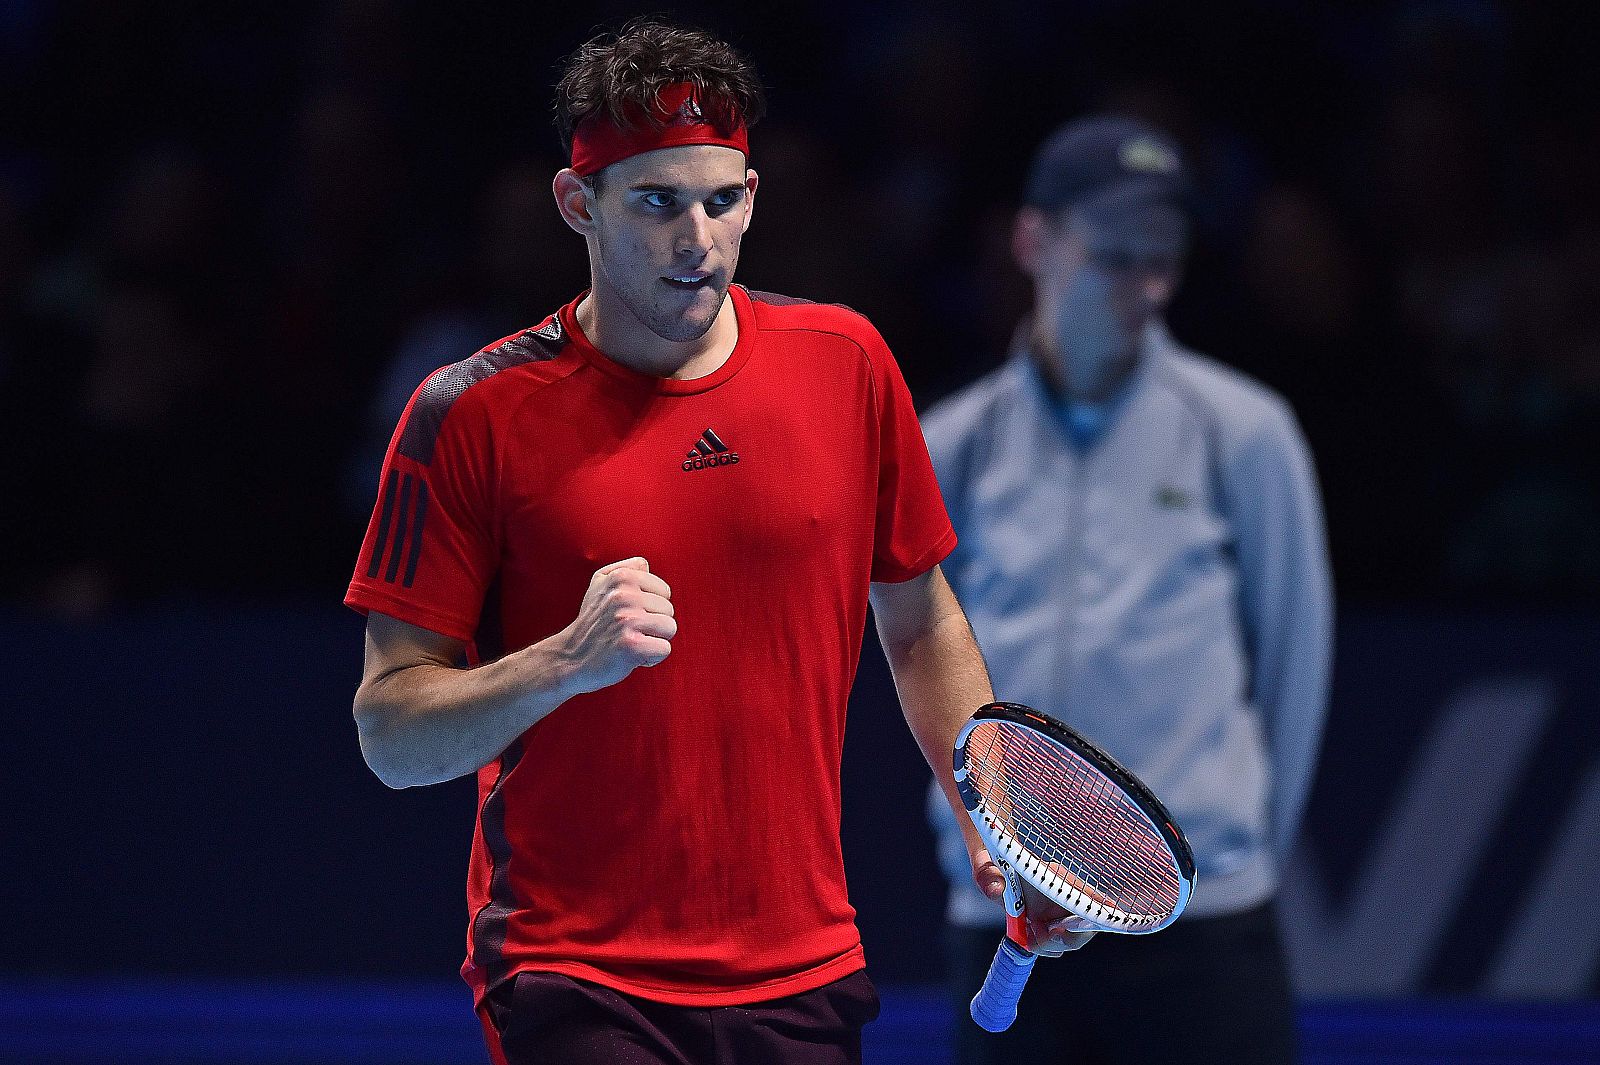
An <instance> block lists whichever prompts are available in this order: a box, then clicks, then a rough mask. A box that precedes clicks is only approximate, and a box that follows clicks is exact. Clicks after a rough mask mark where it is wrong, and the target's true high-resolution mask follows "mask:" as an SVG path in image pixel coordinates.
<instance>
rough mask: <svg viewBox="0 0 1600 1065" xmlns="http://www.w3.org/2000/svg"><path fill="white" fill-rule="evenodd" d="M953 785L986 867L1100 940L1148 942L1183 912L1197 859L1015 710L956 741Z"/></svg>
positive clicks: (987, 716) (1086, 747)
mask: <svg viewBox="0 0 1600 1065" xmlns="http://www.w3.org/2000/svg"><path fill="white" fill-rule="evenodd" d="M1008 768H1009V771H1010V772H1011V773H1012V774H1013V775H1014V776H1015V777H1016V780H1017V783H1015V784H1013V783H1012V782H1011V780H1010V779H1008V778H1007V772H1008ZM955 777H956V785H957V788H958V789H959V791H960V793H961V801H962V803H963V805H965V807H966V809H967V814H968V816H969V817H971V818H972V822H973V824H974V825H975V826H976V827H977V829H978V834H979V835H980V836H981V837H982V838H983V841H984V844H985V845H986V846H987V847H988V848H989V853H990V855H991V856H992V857H994V858H995V859H996V860H997V861H1000V862H1003V863H1006V864H1008V865H1011V866H1012V867H1013V868H1015V870H1016V872H1017V873H1018V875H1020V876H1021V877H1022V878H1023V879H1024V880H1025V881H1026V882H1027V883H1028V884H1029V885H1031V886H1032V887H1033V888H1034V889H1035V890H1037V891H1038V892H1040V893H1041V894H1042V895H1044V896H1045V897H1046V898H1049V899H1052V900H1054V901H1055V902H1057V903H1059V904H1060V905H1061V906H1063V907H1064V908H1066V909H1067V910H1068V911H1070V912H1072V913H1074V914H1077V915H1078V916H1079V917H1083V918H1086V919H1087V920H1089V921H1092V922H1094V924H1095V925H1096V926H1097V927H1098V928H1100V929H1102V930H1104V931H1108V932H1123V933H1128V934H1134V935H1140V934H1147V933H1150V932H1156V931H1159V930H1161V929H1162V928H1165V927H1166V926H1167V925H1169V924H1171V923H1172V922H1173V921H1175V920H1177V919H1178V917H1179V916H1180V915H1181V914H1182V913H1183V910H1184V908H1185V907H1186V906H1187V905H1188V902H1189V898H1190V896H1191V895H1192V894H1193V892H1194V883H1195V868H1194V854H1193V852H1192V851H1191V850H1190V849H1189V842H1188V840H1187V839H1185V838H1184V835H1183V831H1182V830H1181V829H1180V828H1179V827H1178V824H1177V822H1176V821H1174V820H1173V818H1172V815H1171V814H1170V813H1168V812H1167V809H1166V807H1165V806H1163V805H1162V804H1161V801H1160V800H1159V799H1157V798H1156V797H1155V794H1154V793H1153V792H1151V791H1150V789H1149V788H1148V787H1146V786H1145V785H1144V783H1143V782H1142V781H1140V780H1139V778H1138V777H1136V776H1134V775H1133V774H1132V773H1131V772H1129V771H1128V770H1127V769H1126V768H1125V767H1124V766H1122V765H1121V764H1120V763H1118V762H1117V760H1116V759H1114V758H1112V757H1111V756H1110V755H1109V754H1107V753H1105V752H1104V751H1102V750H1101V749H1100V748H1099V747H1096V746H1095V745H1094V744H1093V743H1091V742H1090V741H1089V740H1087V739H1085V738H1084V737H1083V736H1082V735H1080V734H1079V733H1078V732H1076V731H1075V730H1073V729H1072V728H1070V727H1069V726H1067V725H1066V724H1064V723H1062V722H1061V721H1058V720H1056V719H1055V718H1053V717H1050V716H1049V715H1047V714H1042V713H1040V712H1039V711H1037V710H1035V709H1033V708H1032V707H1029V706H1024V705H1022V704H1021V703H1007V702H996V703H989V704H988V705H986V706H983V707H981V708H980V709H979V710H978V712H977V713H975V714H974V715H973V716H972V719H971V720H970V721H968V722H967V723H966V725H964V726H963V727H962V729H961V732H960V734H959V735H958V736H957V738H956V747H955Z"/></svg>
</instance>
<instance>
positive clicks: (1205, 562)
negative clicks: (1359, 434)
mask: <svg viewBox="0 0 1600 1065" xmlns="http://www.w3.org/2000/svg"><path fill="white" fill-rule="evenodd" d="M1188 188H1189V182H1188V179H1187V176H1186V169H1185V165H1184V162H1183V159H1182V157H1181V155H1180V153H1179V150H1178V148H1177V146H1176V144H1175V143H1174V142H1173V141H1172V139H1171V138H1170V137H1168V136H1166V135H1165V134H1164V133H1162V132H1160V131H1158V130H1156V129H1154V128H1152V127H1149V126H1147V125H1145V124H1143V123H1140V122H1136V121H1134V120H1131V119H1126V118H1121V117H1116V116H1109V115H1105V116H1095V117H1090V118H1085V119H1082V120H1080V121H1077V122H1074V123H1070V124H1068V125H1066V126H1064V127H1063V128H1061V129H1060V130H1058V131H1057V132H1056V133H1055V134H1054V135H1052V136H1051V137H1050V138H1049V140H1047V141H1046V142H1045V144H1044V145H1043V146H1042V147H1041V149H1040V150H1039V152H1038V154H1037V155H1036V157H1035V160H1034V163H1033V166H1032V170H1031V173H1030V174H1029V176H1028V182H1027V189H1026V197H1025V199H1026V202H1025V204H1024V206H1023V207H1022V208H1021V210H1020V211H1019V212H1018V215H1017V218H1016V222H1015V227H1014V232H1013V252H1014V254H1015V257H1016V260H1017V262H1018V264H1019V265H1020V266H1021V267H1022V270H1023V271H1024V273H1025V274H1027V276H1028V277H1029V278H1030V279H1031V281H1032V283H1033V289H1034V300H1033V308H1032V313H1031V316H1030V317H1029V318H1028V319H1027V320H1026V321H1025V322H1024V323H1023V325H1022V326H1021V327H1020V328H1019V329H1018V330H1017V332H1016V334H1015V336H1014V338H1013V340H1012V345H1011V356H1010V358H1009V359H1008V360H1007V361H1006V362H1005V363H1004V364H1003V365H1002V366H1001V367H1000V368H999V369H997V370H995V371H994V372H993V373H991V374H989V375H988V376H986V377H984V378H983V379H981V380H979V381H977V382H976V383H974V384H972V385H970V386H969V387H967V388H966V389H965V390H963V391H961V392H959V393H957V394H955V395H953V396H951V397H949V398H948V399H946V400H945V401H944V402H942V403H940V404H938V405H937V406H936V407H934V408H933V409H932V410H931V411H929V412H928V414H927V415H926V417H925V418H924V420H923V431H924V434H925V436H926V438H927V442H928V447H929V451H930V454H931V456H932V458H933V462H934V468H935V471H936V473H937V475H938V479H939V484H940V486H941V488H942V490H943V493H944V498H945V503H946V506H947V508H948V510H949V512H950V515H951V518H952V521H953V523H954V525H955V528H956V532H957V536H958V538H959V545H958V546H957V547H956V549H955V551H954V552H953V553H952V554H951V556H950V558H949V559H948V560H947V562H946V564H945V573H946V574H947V575H948V578H949V580H950V583H951V585H952V587H953V588H954V589H955V592H956V595H957V597H958V598H959V599H960V601H961V603H962V604H963V606H964V607H965V609H966V611H967V615H968V617H969V618H970V620H971V623H972V626H973V630H974V632H975V634H976V635H977V637H978V642H979V645H980V647H981V648H982V649H983V652H984V654H985V656H986V659H987V661H988V664H989V667H990V672H991V676H992V678H993V681H994V687H995V690H996V691H997V692H998V693H1000V696H1001V697H1002V698H1006V699H1012V700H1016V701H1018V702H1023V703H1027V704H1030V705H1032V706H1035V707H1038V708H1040V709H1042V710H1045V711H1046V712H1047V713H1050V714H1053V715H1055V716H1058V717H1060V718H1062V719H1063V720H1065V721H1066V722H1067V723H1068V724H1070V725H1072V726H1073V727H1075V728H1077V729H1079V730H1080V731H1082V732H1083V733H1084V734H1086V735H1087V736H1088V737H1089V738H1090V739H1091V740H1093V741H1094V742H1096V743H1098V744H1100V745H1101V746H1103V747H1104V748H1105V749H1106V750H1107V751H1109V752H1110V754H1111V755H1112V756H1113V757H1115V758H1117V759H1118V760H1119V761H1121V762H1122V763H1123V764H1125V765H1127V766H1128V767H1129V768H1131V769H1132V770H1133V771H1134V772H1135V773H1136V774H1137V775H1138V776H1139V777H1141V778H1142V779H1143V780H1144V781H1145V782H1146V783H1148V784H1149V785H1150V787H1151V788H1152V789H1153V790H1154V791H1155V792H1156V794H1157V795H1159V796H1160V797H1161V798H1162V800H1163V801H1164V802H1165V803H1166V804H1167V806H1168V808H1169V809H1170V810H1171V811H1172V813H1173V816H1174V817H1175V818H1176V819H1177V820H1178V823H1179V824H1180V825H1181V826H1182V827H1183V828H1184V830H1185V831H1186V833H1187V835H1188V837H1189V840H1190V843H1191V844H1192V846H1193V848H1194V852H1195V859H1196V863H1197V865H1198V869H1199V880H1198V884H1197V887H1196V891H1195V895H1194V898H1193V901H1192V903H1191V905H1190V906H1189V909H1188V911H1187V913H1186V914H1185V916H1184V917H1183V918H1181V919H1180V920H1179V921H1178V922H1177V923H1176V924H1175V925H1173V926H1172V927H1171V928H1169V929H1167V930H1165V931H1163V932H1161V933H1159V934H1157V935H1154V936H1149V937H1142V936H1141V937H1134V936H1109V937H1104V936H1103V937H1101V940H1102V942H1100V943H1096V944H1094V945H1091V946H1090V947H1088V948H1087V949H1085V950H1083V951H1081V952H1078V953H1075V954H1074V955H1073V956H1072V957H1071V958H1068V959H1066V960H1063V961H1055V962H1050V963H1047V964H1042V965H1039V966H1038V967H1037V968H1036V969H1035V970H1034V974H1033V977H1032V980H1031V982H1030V984H1029V986H1028V989H1027V991H1026V993H1025V995H1024V998H1023V1001H1022V1004H1021V1009H1020V1012H1019V1017H1018V1020H1017V1022H1016V1024H1015V1026H1014V1027H1013V1028H1012V1029H1011V1030H1010V1031H1009V1032H1007V1033H1005V1034H1002V1035H999V1036H990V1035H987V1034H986V1033H984V1032H982V1031H980V1030H979V1029H978V1028H977V1027H976V1026H974V1025H973V1024H971V1023H970V1022H968V1021H966V1019H965V1012H966V1002H967V1000H968V999H969V998H970V997H971V995H972V994H973V992H974V991H975V990H976V989H977V987H978V985H979V984H980V983H981V981H982V979H983V975H984V973H985V971H986V970H987V967H988V965H989V962H990V960H991V959H992V958H993V956H994V949H995V943H996V941H997V937H998V935H999V934H1000V929H1001V927H1002V924H1003V920H1004V915H1003V913H1002V912H1001V909H1000V907H999V906H997V905H996V904H995V903H994V902H993V901H992V900H991V899H989V898H986V897H985V896H984V895H983V894H981V893H980V892H978V891H977V890H976V889H975V888H974V887H973V885H972V882H971V881H972V877H971V871H970V868H969V865H968V861H967V851H966V848H965V846H964V844H963V836H962V833H961V831H960V829H959V828H958V825H957V822H956V819H955V817H954V815H953V814H952V813H951V811H950V809H949V806H948V804H947V803H945V802H944V801H943V795H942V793H938V791H937V789H935V794H934V795H933V796H932V798H933V799H934V800H935V801H932V802H930V816H931V819H932V821H933V822H934V825H935V828H936V830H937V833H938V838H939V851H940V858H941V867H942V868H943V869H944V871H945V873H946V875H947V877H948V878H949V880H950V896H949V905H948V910H947V918H948V929H947V931H948V942H949V951H948V960H949V965H950V979H951V988H952V992H953V995H954V999H955V1000H956V1001H957V1002H958V1003H959V1008H960V1010H961V1013H962V1018H961V1021H960V1023H959V1024H958V1028H957V1030H958V1032H959V1036H958V1048H957V1051H958V1054H957V1060H958V1061H960V1062H963V1063H966V1065H976V1063H980V1062H988V1061H1007V1062H1012V1063H1015V1065H1021V1063H1026V1062H1051V1063H1053V1065H1059V1063H1063V1062H1118V1063H1122V1062H1139V1063H1149V1062H1169V1061H1170V1062H1176V1061H1208V1062H1211V1061H1215V1062H1224V1061H1225V1062H1229V1063H1230V1065H1240V1063H1248V1062H1262V1063H1266V1062H1286V1061H1290V1060H1292V1059H1293V1058H1294V1055H1295V1030H1294V1014H1293V996H1292V992H1291V987H1290V983H1289V978H1288V974H1287V968H1286V964H1285V959H1284V955H1283V950H1282V947H1281V944H1280V939H1279V934H1278V930H1277V927H1276V917H1275V912H1274V908H1273V898H1274V894H1275V892H1276V889H1277V885H1278V880H1279V873H1280V870H1281V869H1282V867H1283V863H1284V861H1285V858H1286V856H1287V854H1288V852H1289V848H1290V844H1291V842H1292V841H1293V839H1294V835H1295V831H1296V827H1297V826H1298V824H1299V822H1300V816H1301V811H1302V808H1303V806H1304V804H1305V799H1306V794H1307V792H1308V789H1309V786H1310V782H1311V777H1312V771H1313V768H1314V765H1315V759H1316V753H1317V747H1318V744H1319V741H1320V738H1321V732H1322V725H1323V717H1324V712H1325V703H1326V695H1327V687H1328V677H1329V664H1330V652H1331V646H1330V645H1331V628H1332V612H1333V611H1332V593H1331V584H1330V575H1329V567H1328V561H1327V549H1326V544H1325V538H1324V531H1323V519H1322V512H1321V504H1320V501H1319V497H1318V490H1317V485H1316V479H1315V475H1314V472H1313V468H1312V462H1311V458H1310V455H1309V453H1308V449H1307V447H1306V444H1305V441H1304V439H1303V437H1302V435H1301V432H1300V429H1299V427H1298V425H1297V423H1296V421H1295V418H1294V415H1293V413H1292V412H1291V411H1290V408H1289V405H1288V404H1287V403H1286V402H1285V401H1284V400H1283V398H1282V397H1280V396H1278V395H1277V394H1275V393H1274V392H1272V391H1271V390H1269V389H1267V388H1266V387H1265V386H1263V385H1261V384H1259V383H1258V382H1256V381H1254V380H1252V379H1250V378H1248V377H1246V376H1244V375H1242V374H1240V373H1238V372H1236V371H1233V370H1230V369H1228V368H1227V367H1224V366H1222V365H1220V364H1219V363H1216V362H1214V361H1212V360H1210V359H1208V358H1206V357H1204V356H1201V355H1199V354H1196V353H1194V352H1191V351H1188V350H1186V349H1184V348H1183V347H1181V346H1180V345H1179V344H1178V343H1177V342H1176V341H1175V340H1174V339H1173V337H1172V336H1171V334H1170V333H1169V332H1168V331H1167V328H1166V326H1165V324H1164V321H1163V314H1164V311H1165V309H1166V307H1167V305H1168V303H1169V302H1170V300H1171V298H1172V296H1173V293H1174V291H1175V290H1176V288H1177V285H1178V282H1179V275H1180V272H1181V268H1182V265H1183V262H1184V256H1185V251H1186V241H1187V230H1188V219H1187V213H1186V204H1187V200H1188ZM1152 1016H1154V1017H1156V1018H1158V1020H1154V1021H1153V1020H1152Z"/></svg>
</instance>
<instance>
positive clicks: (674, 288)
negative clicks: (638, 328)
mask: <svg viewBox="0 0 1600 1065" xmlns="http://www.w3.org/2000/svg"><path fill="white" fill-rule="evenodd" d="M755 190H756V173H755V171H753V170H749V169H747V168H746V166H745V157H744V154H743V153H742V152H739V151H737V150H735V149H733V148H724V147H721V146H719V145H712V144H693V145H685V146H682V147H678V148H662V149H659V150H657V151H653V152H644V153H643V154H640V155H635V156H632V157H631V158H628V159H624V160H622V161H621V162H618V163H613V164H612V165H611V166H609V167H607V168H606V169H605V170H604V171H603V172H602V173H601V175H600V182H599V188H598V193H597V195H596V196H595V197H594V207H593V211H592V215H593V218H594V221H595V228H594V238H595V239H594V245H593V248H592V251H593V256H594V261H595V280H596V283H597V284H600V283H603V284H605V285H607V286H608V287H609V288H610V289H611V291H612V294H614V295H615V296H616V297H617V298H618V299H619V300H620V301H621V303H622V304H623V305H624V306H625V307H627V309H628V310H629V311H630V312H631V313H632V314H633V316H634V317H635V318H636V319H638V321H639V323H640V324H641V325H643V326H644V327H645V328H646V329H648V330H650V332H652V333H654V334H655V335H656V336H658V337H661V338H662V339H663V340H669V341H673V342H675V343H684V342H688V341H693V340H698V339H700V337H702V336H704V335H705V333H706V331H707V330H709V329H710V328H711V324H712V322H714V321H715V320H716V317H717V312H718V311H719V310H720V309H721V308H722V301H723V299H724V298H725V297H726V296H727V294H728V286H729V285H730V284H732V283H733V271H734V268H735V267H736V266H738V265H739V243H740V241H741V240H742V239H743V237H744V233H745V230H746V229H748V228H749V226H750V212H751V208H752V206H753V203H754V197H755Z"/></svg>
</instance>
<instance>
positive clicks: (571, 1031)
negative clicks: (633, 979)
mask: <svg viewBox="0 0 1600 1065" xmlns="http://www.w3.org/2000/svg"><path fill="white" fill-rule="evenodd" d="M877 1015H878V993H877V991H875V990H874V989H873V986H872V981H871V980H869V979H867V973H866V970H865V969H862V970H860V971H859V972H855V973H852V974H850V975H849V976H846V977H844V978H843V979H840V980H835V981H834V982H833V983H831V984H824V985H823V986H822V987H819V988H817V989H816V990H815V991H807V992H806V993H805V994H802V995H791V996H789V997H788V998H779V999H773V1000H771V1001H768V1002H756V1003H752V1004H751V1005H748V1006H719V1007H714V1008H711V1009H702V1008H697V1007H693V1006H669V1005H667V1004H665V1003H661V1002H651V1001H649V1000H648V999H642V998H635V997H634V996H632V995H625V994H622V993H621V992H619V991H613V990H611V989H610V988H608V987H601V986H600V985H598V984H591V983H588V982H587V981H584V980H574V979H572V978H571V977H567V976H558V975H556V974H555V973H519V974H517V976H516V977H515V979H512V980H507V981H505V982H504V983H502V984H500V985H499V986H498V987H496V988H495V989H494V990H492V991H490V992H489V994H488V996H487V997H486V998H485V999H484V1001H483V1004H482V1005H481V1006H480V1007H479V1009H478V1018H479V1020H480V1021H482V1022H483V1033H484V1038H485V1039H486V1040H487V1041H488V1044H489V1057H490V1058H491V1060H493V1061H494V1063H495V1065H590V1063H593V1065H736V1063H737V1065H745V1063H751V1065H860V1062H861V1028H862V1026H863V1025H865V1024H866V1023H867V1022H868V1021H870V1020H872V1019H873V1018H874V1017H876V1016H877Z"/></svg>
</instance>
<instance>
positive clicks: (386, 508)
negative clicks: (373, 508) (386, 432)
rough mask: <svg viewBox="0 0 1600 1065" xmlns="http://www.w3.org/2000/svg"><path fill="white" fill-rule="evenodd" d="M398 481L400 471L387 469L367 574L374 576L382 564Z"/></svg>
mask: <svg viewBox="0 0 1600 1065" xmlns="http://www.w3.org/2000/svg"><path fill="white" fill-rule="evenodd" d="M399 481H400V471H399V470H390V471H389V482H388V483H387V484H386V485H384V487H383V512H382V513H381V514H380V515H379V517H378V535H377V536H376V537H375V538H374V539H373V541H372V559H371V561H369V562H368V563H367V576H368V577H369V578H370V577H376V576H377V575H378V567H379V566H381V565H382V564H383V549H384V547H385V546H386V545H387V544H388V542H389V521H390V519H391V518H393V517H394V490H395V485H396V484H398V483H399Z"/></svg>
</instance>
